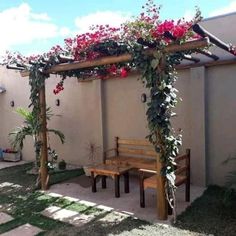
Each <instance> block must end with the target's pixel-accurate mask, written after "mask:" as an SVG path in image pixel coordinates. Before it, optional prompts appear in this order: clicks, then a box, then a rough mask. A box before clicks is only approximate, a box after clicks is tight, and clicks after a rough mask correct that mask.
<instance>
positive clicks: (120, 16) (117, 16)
mask: <svg viewBox="0 0 236 236" xmlns="http://www.w3.org/2000/svg"><path fill="white" fill-rule="evenodd" d="M130 18H131V14H130V13H128V12H119V11H116V12H113V11H98V12H95V13H91V14H89V15H86V16H81V17H77V18H76V19H75V25H76V26H77V27H78V31H79V32H77V33H84V32H86V31H88V30H89V27H90V26H92V25H105V24H109V25H110V26H112V27H119V26H120V25H121V23H124V22H125V21H127V20H129V19H130Z"/></svg>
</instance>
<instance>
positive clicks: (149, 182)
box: [143, 175, 187, 189]
mask: <svg viewBox="0 0 236 236" xmlns="http://www.w3.org/2000/svg"><path fill="white" fill-rule="evenodd" d="M186 180H187V177H186V176H182V175H176V179H175V185H176V186H180V185H181V184H183V183H184V182H185V181H186ZM143 187H144V189H146V188H154V189H155V188H157V176H156V175H153V176H151V177H149V178H146V179H144V181H143Z"/></svg>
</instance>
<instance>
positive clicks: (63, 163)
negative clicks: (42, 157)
mask: <svg viewBox="0 0 236 236" xmlns="http://www.w3.org/2000/svg"><path fill="white" fill-rule="evenodd" d="M58 168H59V170H65V169H66V162H65V160H63V159H62V160H61V161H59V163H58Z"/></svg>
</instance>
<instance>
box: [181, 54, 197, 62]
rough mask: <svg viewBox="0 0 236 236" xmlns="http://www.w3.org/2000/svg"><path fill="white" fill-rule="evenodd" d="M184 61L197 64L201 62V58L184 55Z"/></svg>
mask: <svg viewBox="0 0 236 236" xmlns="http://www.w3.org/2000/svg"><path fill="white" fill-rule="evenodd" d="M184 59H185V60H188V61H193V62H195V63H198V62H200V59H199V58H197V57H193V56H191V55H184Z"/></svg>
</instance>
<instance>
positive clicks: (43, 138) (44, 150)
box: [39, 82, 48, 190]
mask: <svg viewBox="0 0 236 236" xmlns="http://www.w3.org/2000/svg"><path fill="white" fill-rule="evenodd" d="M39 101H40V117H39V118H40V123H41V129H40V133H39V138H40V142H41V156H40V176H41V189H42V190H47V188H48V169H47V162H48V145H47V118H46V96H45V82H44V85H43V86H42V87H41V89H40V90H39Z"/></svg>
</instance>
